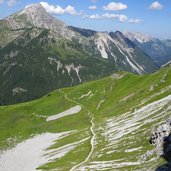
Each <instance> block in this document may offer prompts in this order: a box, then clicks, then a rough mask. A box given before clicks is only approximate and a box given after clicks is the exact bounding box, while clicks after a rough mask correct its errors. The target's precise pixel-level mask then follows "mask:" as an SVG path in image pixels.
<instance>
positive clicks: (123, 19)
mask: <svg viewBox="0 0 171 171" xmlns="http://www.w3.org/2000/svg"><path fill="white" fill-rule="evenodd" d="M102 18H108V19H117V20H118V21H120V22H126V21H127V20H128V17H127V16H126V15H123V14H109V13H105V14H103V15H102Z"/></svg>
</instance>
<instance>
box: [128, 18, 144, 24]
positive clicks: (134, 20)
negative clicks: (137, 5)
mask: <svg viewBox="0 0 171 171" xmlns="http://www.w3.org/2000/svg"><path fill="white" fill-rule="evenodd" d="M129 23H131V24H139V23H141V20H140V19H130V20H129Z"/></svg>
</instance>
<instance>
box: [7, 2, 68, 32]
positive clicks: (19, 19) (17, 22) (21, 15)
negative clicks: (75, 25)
mask: <svg viewBox="0 0 171 171" xmlns="http://www.w3.org/2000/svg"><path fill="white" fill-rule="evenodd" d="M5 20H6V21H7V22H8V26H10V27H11V28H12V29H21V28H30V27H38V28H46V29H52V30H55V31H56V30H59V27H64V26H65V24H64V23H63V22H62V21H60V20H58V19H56V18H55V17H53V16H51V15H50V14H49V13H47V12H46V10H45V9H44V7H43V6H42V5H41V4H34V5H31V6H28V7H26V8H25V9H24V10H22V11H20V12H18V13H15V14H13V15H11V16H9V17H7V18H5Z"/></svg>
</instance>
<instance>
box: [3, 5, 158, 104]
mask: <svg viewBox="0 0 171 171" xmlns="http://www.w3.org/2000/svg"><path fill="white" fill-rule="evenodd" d="M0 36H1V37H2V39H1V40H0V73H1V75H0V82H1V83H2V84H1V85H0V104H1V105H2V104H12V103H17V102H22V101H27V100H31V99H35V98H38V97H41V96H42V95H44V94H46V93H47V92H49V91H51V90H54V89H56V88H61V87H66V86H73V85H77V84H80V83H83V82H85V81H89V80H94V79H98V78H102V77H104V76H107V75H110V74H111V73H113V72H116V71H120V70H125V71H129V72H133V73H137V74H146V73H151V72H154V71H155V70H157V67H156V65H155V64H154V62H153V61H152V60H151V59H150V57H149V56H148V55H147V54H146V53H144V52H143V51H142V50H141V49H140V48H139V47H138V46H136V45H135V44H134V43H133V42H131V41H130V40H128V39H127V38H125V37H124V35H123V34H122V33H121V32H119V31H116V32H115V33H112V32H111V33H107V32H96V31H92V30H86V29H81V28H74V27H70V26H67V25H66V24H64V23H63V22H62V21H60V20H58V19H56V18H54V17H53V16H51V15H49V14H48V13H47V12H46V10H45V9H44V8H43V7H42V6H41V5H40V4H35V5H32V6H30V7H28V8H26V9H24V10H23V11H20V12H17V13H15V14H13V15H11V16H9V17H6V18H5V19H3V20H1V21H0Z"/></svg>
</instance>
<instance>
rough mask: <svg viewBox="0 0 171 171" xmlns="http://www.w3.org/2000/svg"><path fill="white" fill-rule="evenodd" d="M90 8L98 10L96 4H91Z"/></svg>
mask: <svg viewBox="0 0 171 171" xmlns="http://www.w3.org/2000/svg"><path fill="white" fill-rule="evenodd" d="M88 8H89V9H91V10H96V9H97V7H96V5H93V6H89V7H88Z"/></svg>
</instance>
